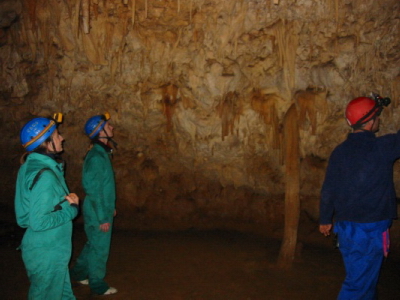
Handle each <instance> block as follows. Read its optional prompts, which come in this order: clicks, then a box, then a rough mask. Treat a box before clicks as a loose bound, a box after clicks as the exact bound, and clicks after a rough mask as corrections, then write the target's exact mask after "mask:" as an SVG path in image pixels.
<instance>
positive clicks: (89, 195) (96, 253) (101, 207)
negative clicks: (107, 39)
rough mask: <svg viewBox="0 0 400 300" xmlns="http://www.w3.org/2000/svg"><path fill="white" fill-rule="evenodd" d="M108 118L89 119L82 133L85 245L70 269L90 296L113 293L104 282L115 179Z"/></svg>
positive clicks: (100, 116) (114, 291)
mask: <svg viewBox="0 0 400 300" xmlns="http://www.w3.org/2000/svg"><path fill="white" fill-rule="evenodd" d="M109 119H110V115H109V114H108V113H106V114H104V115H97V116H94V117H91V118H90V119H89V120H88V121H87V122H86V124H85V133H86V135H87V136H88V137H89V138H90V139H91V146H92V147H91V149H90V150H89V151H88V153H87V154H86V157H85V162H84V165H83V174H82V184H83V188H84V190H85V193H86V197H85V200H84V202H83V217H84V224H85V225H84V226H85V233H86V236H87V242H86V244H85V246H84V248H83V250H82V252H81V254H80V255H79V257H78V258H77V260H76V264H75V266H74V267H73V268H72V269H71V271H70V274H71V278H72V279H74V280H77V281H79V282H80V283H81V284H85V285H87V284H89V286H90V289H91V291H92V292H93V293H95V294H98V295H112V294H115V293H117V289H115V288H113V287H110V286H109V285H108V284H107V283H106V282H105V281H104V277H105V275H106V265H107V260H108V256H109V252H110V243H111V233H112V225H113V218H114V216H115V198H116V195H115V179H114V170H113V167H112V164H111V155H112V150H113V149H112V147H110V145H109V142H112V143H113V144H114V145H116V143H115V142H114V141H113V140H112V137H113V135H114V134H113V129H114V128H113V127H112V126H111V124H110V122H109Z"/></svg>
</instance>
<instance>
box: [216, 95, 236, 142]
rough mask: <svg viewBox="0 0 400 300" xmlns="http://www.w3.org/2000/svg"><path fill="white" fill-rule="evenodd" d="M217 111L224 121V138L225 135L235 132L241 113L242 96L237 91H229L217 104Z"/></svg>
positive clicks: (222, 121)
mask: <svg viewBox="0 0 400 300" xmlns="http://www.w3.org/2000/svg"><path fill="white" fill-rule="evenodd" d="M217 111H218V113H219V116H220V118H221V123H222V131H221V135H222V140H224V138H225V136H228V135H229V134H233V129H234V124H235V121H236V120H238V119H239V117H240V113H241V106H240V98H239V94H238V93H237V92H228V93H227V94H226V95H225V96H224V97H223V99H222V101H221V102H220V103H219V104H218V106H217Z"/></svg>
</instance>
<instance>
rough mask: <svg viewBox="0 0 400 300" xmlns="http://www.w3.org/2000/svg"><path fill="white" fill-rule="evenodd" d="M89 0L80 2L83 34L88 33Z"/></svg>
mask: <svg viewBox="0 0 400 300" xmlns="http://www.w3.org/2000/svg"><path fill="white" fill-rule="evenodd" d="M89 8H90V0H82V24H83V32H84V33H86V34H87V33H89V31H90V9H89Z"/></svg>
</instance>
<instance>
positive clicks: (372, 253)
mask: <svg viewBox="0 0 400 300" xmlns="http://www.w3.org/2000/svg"><path fill="white" fill-rule="evenodd" d="M370 224H371V223H368V224H358V223H353V222H338V224H337V225H336V226H337V228H336V231H337V233H338V237H339V249H340V251H341V253H342V257H343V261H344V265H345V269H346V278H345V280H344V282H343V284H342V288H341V290H340V293H339V296H338V299H340V300H347V299H352V300H356V299H362V300H369V299H376V285H377V282H378V278H379V272H380V268H381V265H382V261H383V247H382V238H381V236H382V229H381V228H374V225H373V224H371V225H370Z"/></svg>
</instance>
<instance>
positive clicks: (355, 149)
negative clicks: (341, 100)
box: [319, 94, 400, 300]
mask: <svg viewBox="0 0 400 300" xmlns="http://www.w3.org/2000/svg"><path fill="white" fill-rule="evenodd" d="M389 104H390V99H389V98H382V97H380V96H379V95H374V94H373V97H372V98H369V97H358V98H355V99H353V100H352V101H350V102H349V103H348V105H347V107H346V118H347V121H348V123H349V125H350V126H351V127H352V129H353V132H352V133H350V134H349V135H348V136H347V139H346V140H345V141H344V142H343V143H341V144H340V145H338V146H337V147H336V148H335V149H334V151H333V152H332V154H331V157H330V159H329V163H328V168H327V172H326V176H325V181H324V183H323V186H322V190H321V200H320V226H319V230H320V232H321V233H322V234H324V235H325V236H328V235H329V234H330V231H331V229H332V223H333V220H334V226H333V227H334V228H333V229H334V232H335V233H336V234H337V236H338V242H339V250H340V251H341V254H342V257H343V261H344V265H345V269H346V277H345V279H344V282H343V284H342V287H341V290H340V292H339V295H338V299H341V300H342V299H352V300H356V299H362V300H368V299H376V297H377V291H376V286H377V282H378V279H379V272H380V269H381V266H382V262H383V258H384V257H385V256H386V255H387V253H388V250H389V249H388V246H389V228H390V226H391V223H392V220H393V219H395V218H397V204H396V195H395V188H394V183H393V164H394V162H395V161H396V160H397V159H398V158H399V157H400V131H398V132H397V133H395V134H387V135H383V136H380V137H377V136H376V135H375V133H376V132H377V131H378V130H379V126H380V114H381V112H382V110H383V108H384V106H387V105H389Z"/></svg>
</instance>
